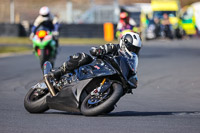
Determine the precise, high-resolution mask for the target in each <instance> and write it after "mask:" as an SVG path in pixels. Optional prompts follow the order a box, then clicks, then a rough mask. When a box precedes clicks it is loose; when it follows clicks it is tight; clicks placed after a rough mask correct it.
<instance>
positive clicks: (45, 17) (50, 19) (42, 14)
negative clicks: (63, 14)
mask: <svg viewBox="0 0 200 133" xmlns="http://www.w3.org/2000/svg"><path fill="white" fill-rule="evenodd" d="M40 25H43V26H46V27H48V28H49V29H50V30H52V33H53V36H54V39H55V40H56V44H57V47H58V36H59V26H60V25H59V22H58V18H57V17H55V16H54V15H53V14H52V13H51V12H50V10H49V8H48V7H47V6H44V7H41V8H40V11H39V16H38V17H37V18H36V20H35V21H34V23H33V26H32V29H31V34H30V39H31V40H32V39H33V36H34V35H35V32H36V30H37V28H38V27H39V26H40Z"/></svg>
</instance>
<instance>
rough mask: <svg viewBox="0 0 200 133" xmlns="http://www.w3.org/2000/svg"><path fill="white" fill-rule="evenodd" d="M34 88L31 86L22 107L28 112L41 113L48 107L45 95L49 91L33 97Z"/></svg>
mask: <svg viewBox="0 0 200 133" xmlns="http://www.w3.org/2000/svg"><path fill="white" fill-rule="evenodd" d="M35 91H36V88H31V89H30V90H29V91H28V93H27V94H26V96H25V98H24V107H25V109H26V110H27V111H28V112H30V113H43V112H45V111H47V110H48V109H49V107H48V105H47V102H46V97H47V96H48V95H50V93H49V92H48V93H46V94H44V95H43V96H42V97H38V98H33V95H34V92H35Z"/></svg>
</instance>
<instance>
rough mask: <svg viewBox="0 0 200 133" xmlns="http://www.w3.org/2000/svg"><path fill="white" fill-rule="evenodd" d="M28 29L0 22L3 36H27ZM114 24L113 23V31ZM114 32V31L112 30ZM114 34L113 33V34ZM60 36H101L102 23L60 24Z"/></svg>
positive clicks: (102, 31) (102, 34) (0, 33)
mask: <svg viewBox="0 0 200 133" xmlns="http://www.w3.org/2000/svg"><path fill="white" fill-rule="evenodd" d="M30 29H31V26H30V28H29V31H26V30H25V28H24V27H23V26H22V25H21V24H6V23H1V24H0V31H1V32H0V36H5V37H25V36H29V34H30ZM115 29H116V25H114V31H115ZM114 34H115V32H114ZM114 36H115V35H114ZM60 37H70V38H103V37H104V27H103V24H61V25H60Z"/></svg>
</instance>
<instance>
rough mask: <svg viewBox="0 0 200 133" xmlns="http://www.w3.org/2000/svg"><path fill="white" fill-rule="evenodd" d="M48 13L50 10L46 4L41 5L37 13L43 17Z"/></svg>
mask: <svg viewBox="0 0 200 133" xmlns="http://www.w3.org/2000/svg"><path fill="white" fill-rule="evenodd" d="M49 13H50V10H49V8H48V7H47V6H43V7H41V8H40V11H39V14H40V15H42V16H43V17H47V16H48V15H49Z"/></svg>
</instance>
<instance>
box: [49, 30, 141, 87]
mask: <svg viewBox="0 0 200 133" xmlns="http://www.w3.org/2000/svg"><path fill="white" fill-rule="evenodd" d="M141 46H142V43H141V38H140V36H139V34H138V33H134V32H127V33H125V34H124V35H123V36H122V38H121V39H120V42H119V44H112V43H109V44H105V45H102V46H99V47H91V49H90V54H91V55H92V56H102V55H106V54H113V56H123V57H125V58H126V61H127V62H128V63H127V64H128V65H129V67H130V68H131V70H132V71H131V72H129V73H130V74H129V75H128V77H127V79H128V82H129V84H130V85H131V87H132V88H137V67H138V54H139V51H140V49H141ZM92 60H93V59H92V57H91V56H90V55H88V54H85V53H77V54H75V55H73V56H70V58H69V59H68V60H67V61H66V62H64V63H63V65H62V66H61V67H59V68H58V69H57V70H54V71H52V72H51V73H50V75H51V76H52V77H54V78H55V79H56V80H59V79H60V77H61V76H62V75H64V74H66V73H69V72H73V71H74V69H76V68H78V67H80V66H82V65H86V64H89V63H91V62H92Z"/></svg>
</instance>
